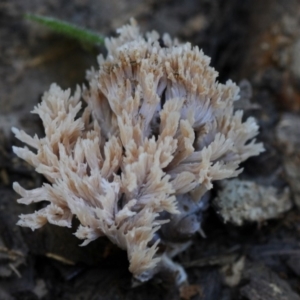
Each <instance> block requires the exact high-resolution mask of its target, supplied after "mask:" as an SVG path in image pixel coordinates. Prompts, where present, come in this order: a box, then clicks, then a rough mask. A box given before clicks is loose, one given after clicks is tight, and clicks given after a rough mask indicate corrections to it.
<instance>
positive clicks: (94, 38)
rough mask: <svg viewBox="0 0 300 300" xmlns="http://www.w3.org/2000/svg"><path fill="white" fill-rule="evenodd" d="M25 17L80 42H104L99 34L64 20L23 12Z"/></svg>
mask: <svg viewBox="0 0 300 300" xmlns="http://www.w3.org/2000/svg"><path fill="white" fill-rule="evenodd" d="M25 18H26V19H28V20H31V21H34V22H36V23H39V24H42V25H45V26H46V27H48V28H49V29H51V30H53V31H55V32H57V33H60V34H63V35H66V36H68V37H71V38H74V39H76V40H79V41H81V42H87V43H90V44H101V45H103V44H104V38H103V37H102V36H101V35H99V34H97V33H95V32H93V31H90V30H88V29H85V28H82V27H79V26H76V25H74V24H71V23H68V22H65V21H61V20H58V19H55V18H50V17H43V16H39V15H34V14H25Z"/></svg>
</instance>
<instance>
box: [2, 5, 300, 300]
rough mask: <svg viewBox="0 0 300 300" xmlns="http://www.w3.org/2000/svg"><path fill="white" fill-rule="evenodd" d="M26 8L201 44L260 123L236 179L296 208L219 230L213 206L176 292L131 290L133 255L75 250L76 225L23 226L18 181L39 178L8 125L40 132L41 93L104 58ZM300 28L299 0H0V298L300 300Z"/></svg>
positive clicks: (101, 242) (153, 285) (164, 286)
mask: <svg viewBox="0 0 300 300" xmlns="http://www.w3.org/2000/svg"><path fill="white" fill-rule="evenodd" d="M28 12H29V13H36V14H41V15H44V16H51V17H56V18H59V19H62V20H66V21H69V22H72V23H74V24H77V25H80V26H83V27H86V28H89V29H92V30H94V31H97V32H100V33H101V34H103V35H104V36H110V35H112V34H115V29H116V28H118V27H120V26H122V25H123V24H125V23H127V22H128V20H129V19H130V18H131V17H134V18H135V19H136V20H137V21H138V23H139V25H140V27H141V29H142V31H149V30H153V29H154V30H156V31H158V32H159V33H160V34H162V33H164V32H168V33H169V34H170V35H171V36H173V37H175V36H176V37H178V38H179V39H180V40H181V41H189V42H191V43H192V44H194V45H198V46H199V47H200V48H203V50H204V52H205V54H207V55H208V56H210V57H211V58H212V61H211V64H212V65H213V66H214V67H215V68H216V69H217V70H218V71H219V73H220V77H219V80H220V81H221V82H225V81H226V80H227V79H229V78H230V79H232V80H233V81H235V82H237V83H238V84H240V85H241V88H242V98H243V100H242V101H241V102H240V107H241V108H243V109H244V110H245V114H246V116H250V115H252V116H254V117H255V118H256V119H257V122H258V123H259V126H260V134H259V136H258V140H259V141H262V142H263V143H264V146H265V149H266V151H265V152H264V153H263V154H261V155H260V156H258V157H254V158H251V159H250V160H248V161H247V162H246V163H244V164H243V166H242V167H244V173H243V174H242V176H241V177H240V178H241V179H245V180H251V181H253V182H256V183H257V184H259V185H262V186H265V187H269V186H273V187H274V188H276V189H277V194H278V195H282V193H284V191H287V193H288V199H287V201H292V205H291V208H290V209H289V210H288V211H286V212H285V213H282V214H280V215H278V216H276V218H273V219H271V220H268V221H262V222H255V223H251V222H245V223H244V224H243V226H235V225H234V224H230V223H226V224H224V222H223V220H222V218H221V217H220V216H219V215H218V213H216V211H215V210H214V209H213V208H210V209H209V210H208V211H207V212H206V214H205V221H204V225H203V230H204V231H205V233H206V236H207V238H206V239H203V238H202V237H201V236H195V238H194V243H193V245H192V247H191V248H189V249H188V250H187V251H186V252H184V253H182V254H181V255H179V256H178V257H177V261H178V262H180V263H181V264H182V265H183V266H185V268H186V271H187V273H188V276H189V283H190V285H189V286H187V287H185V288H182V289H181V290H178V288H177V287H175V286H174V285H173V284H172V282H170V281H168V280H160V281H159V280H151V281H150V282H148V283H147V284H144V285H141V286H139V287H137V288H131V287H130V279H131V275H130V273H129V271H128V262H127V257H126V253H124V252H123V251H121V250H119V249H118V248H116V247H115V246H113V245H111V244H110V243H109V242H108V241H107V240H106V239H98V240H97V241H95V242H93V243H91V244H90V245H88V246H87V247H79V246H78V244H80V241H78V240H77V239H76V238H75V237H74V235H73V234H72V233H73V230H72V229H66V228H60V227H55V226H51V225H47V226H44V227H43V228H42V229H39V230H37V231H35V232H32V231H31V230H29V229H24V228H21V227H18V226H16V225H15V224H16V222H17V220H18V216H19V215H20V214H22V213H26V212H29V211H32V208H30V207H25V206H23V205H19V204H17V202H16V200H17V198H18V195H17V194H16V193H15V192H14V191H13V190H12V182H14V181H19V182H20V184H21V185H22V186H25V187H27V188H34V187H37V186H39V185H41V183H42V182H43V178H42V177H41V176H40V175H38V174H36V173H35V172H34V170H33V169H32V168H31V167H29V166H28V165H27V164H26V163H24V162H22V161H21V160H19V159H17V157H16V156H15V155H14V154H13V152H12V145H18V144H19V142H18V141H17V140H16V139H15V138H14V137H13V134H12V133H11V127H13V126H14V127H17V128H22V129H23V130H25V131H26V132H28V133H29V134H34V133H36V132H37V133H41V132H42V127H41V124H40V121H39V120H38V118H37V117H36V116H34V115H32V114H30V111H31V110H32V109H33V107H34V105H36V104H37V103H38V102H39V101H40V98H41V95H42V93H43V92H44V91H46V90H48V88H49V86H50V84H51V83H52V82H56V83H58V84H59V85H60V86H61V87H62V88H68V87H71V88H72V90H74V88H75V86H76V84H82V83H84V82H85V71H86V70H87V69H89V68H90V67H91V66H95V67H96V66H97V63H96V55H97V54H98V53H99V52H100V51H103V49H102V48H93V49H90V48H88V49H87V48H86V47H84V46H83V45H81V44H80V43H78V42H76V41H74V40H71V39H68V38H65V37H62V36H59V35H57V34H55V33H53V32H51V31H49V30H47V29H45V28H41V26H38V25H36V24H33V23H32V22H29V21H25V20H24V18H23V14H24V13H28ZM299 28H300V2H299V1H296V0H289V1H284V0H266V1H263V3H262V1H260V0H252V1H250V0H226V1H223V0H214V1H207V0H199V1H195V0H187V1H182V0H176V1H175V0H174V1H172V0H160V1H158V0H145V1H138V0H110V1H106V0H105V1H93V0H74V1H72V2H70V1H59V0H2V1H0V41H1V42H0V53H1V56H0V76H1V81H0V299H1V300H13V299H20V300H25V299H26V300H31V299H32V300H33V299H34V300H35V299H42V300H50V299H63V300H67V299H72V300H79V299H81V300H87V299H89V300H91V299H93V300H96V299H108V300H110V299H111V300H113V299H122V300H123V299H133V300H134V299H143V300H146V299H203V300H204V299H205V300H216V299H220V300H231V299H232V300H233V299H245V300H270V299H274V300H298V299H299V300H300V213H299V208H300V147H299V146H300V130H299V128H300V114H299V112H300V55H299V53H300V30H299ZM250 98H251V99H250ZM214 193H216V191H214ZM263 197H264V195H262V200H263ZM278 197H280V196H278Z"/></svg>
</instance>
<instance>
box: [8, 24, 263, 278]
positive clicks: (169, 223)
mask: <svg viewBox="0 0 300 300" xmlns="http://www.w3.org/2000/svg"><path fill="white" fill-rule="evenodd" d="M118 34H119V36H118V37H117V38H110V39H106V48H107V50H108V54H107V56H106V58H104V57H103V56H102V55H100V57H99V70H93V69H92V70H91V71H89V72H88V75H87V79H88V81H89V87H87V88H85V87H84V88H83V92H81V90H80V88H79V87H78V88H77V90H76V92H75V95H74V96H72V97H71V96H70V90H67V91H63V90H62V89H61V88H60V87H58V86H57V85H56V84H52V85H51V87H50V90H49V91H48V92H46V93H45V94H44V96H43V98H42V102H41V103H40V104H39V105H37V106H36V107H35V109H34V110H33V113H35V114H38V115H39V116H40V118H41V119H42V121H43V126H44V128H45V136H44V137H42V138H39V137H38V136H34V137H30V136H29V135H27V134H26V133H25V132H23V131H19V130H18V129H15V128H13V132H14V134H15V135H16V137H17V138H18V139H19V140H21V141H22V142H24V143H25V144H27V145H28V146H29V147H30V148H31V149H29V148H27V147H25V148H18V147H14V149H13V150H14V152H15V153H16V155H18V156H19V157H20V158H22V159H24V160H26V161H27V162H28V163H29V164H31V165H32V166H34V167H35V168H36V171H37V172H38V173H40V174H43V175H44V176H45V178H46V179H47V180H48V182H49V183H45V184H44V185H43V186H42V187H39V188H36V189H34V190H29V191H28V190H25V189H24V188H22V187H21V186H20V185H19V184H18V183H14V189H15V191H16V192H17V193H19V194H20V195H21V196H22V198H20V199H19V200H18V201H19V203H23V204H31V203H34V202H39V201H47V202H48V203H49V204H48V205H47V206H45V207H44V208H42V209H40V210H38V211H36V212H34V213H32V214H28V215H21V216H20V221H19V223H18V224H19V225H21V226H27V227H30V228H31V229H32V230H34V229H37V228H40V227H41V226H43V225H44V224H45V223H47V222H49V223H52V224H55V225H59V226H66V227H71V223H72V218H73V217H74V216H76V217H77V218H78V220H79V221H80V224H81V225H80V226H79V228H78V229H77V231H76V232H75V235H76V236H77V237H78V238H79V239H82V240H83V245H86V244H88V243H89V242H91V241H93V240H95V239H97V238H98V237H101V236H107V237H108V238H109V239H110V240H111V241H112V242H113V243H115V244H117V245H118V246H119V247H121V248H122V249H126V251H127V253H128V258H129V262H130V267H129V268H130V271H131V272H132V273H133V275H134V277H135V278H137V279H139V280H141V281H145V280H147V279H149V278H151V277H152V276H153V274H154V273H155V272H157V271H158V270H159V269H160V268H162V267H164V266H165V267H168V268H171V269H172V268H173V269H176V270H179V271H180V272H179V274H180V275H179V278H178V281H179V282H181V281H183V280H184V279H185V277H184V272H183V270H182V269H181V268H180V266H179V265H177V264H175V263H173V262H172V260H171V257H172V256H174V255H176V253H178V251H180V250H182V249H183V248H184V246H182V247H179V248H178V247H177V248H176V247H175V248H174V243H177V242H182V241H184V242H187V241H188V239H189V238H190V236H191V235H192V234H193V233H194V232H197V231H201V212H202V211H203V210H204V209H205V207H206V206H207V199H208V196H207V194H206V192H207V191H208V190H210V189H211V188H212V187H213V181H215V180H221V179H225V178H230V177H235V176H237V175H238V174H239V173H240V172H241V171H242V170H241V169H239V164H240V163H241V162H242V161H244V160H246V159H247V158H248V157H250V156H253V155H258V154H259V153H260V152H262V151H263V146H262V144H258V143H255V140H253V137H255V136H256V135H257V132H258V126H257V124H256V122H255V120H254V119H253V118H248V119H247V120H246V121H245V122H243V121H242V117H243V112H242V111H236V112H234V109H233V102H234V101H235V100H238V98H239V88H238V87H237V86H236V85H235V84H234V83H233V82H232V81H228V82H226V84H221V83H218V82H217V81H216V78H217V76H218V73H217V72H216V71H215V70H214V69H213V68H212V67H210V66H209V63H210V59H209V57H207V56H205V55H204V54H203V52H202V51H201V50H199V48H198V47H192V46H191V44H189V43H185V44H179V43H178V42H177V41H173V40H171V38H170V37H169V36H168V35H164V36H163V38H162V40H159V35H158V34H157V33H156V32H151V33H147V34H146V37H143V36H142V35H141V34H140V33H139V29H138V27H137V26H136V24H135V23H134V21H132V22H131V25H127V26H124V27H122V28H121V29H119V30H118ZM81 95H82V97H83V99H84V100H85V101H86V103H87V107H86V108H85V109H84V111H83V112H82V113H81V108H82V102H81V100H80V99H81ZM161 244H164V245H165V247H164V249H167V250H165V252H164V253H161V251H159V252H158V248H159V246H160V245H161ZM183 245H185V244H183ZM186 245H188V243H187V244H186ZM178 249H180V250H178Z"/></svg>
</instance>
